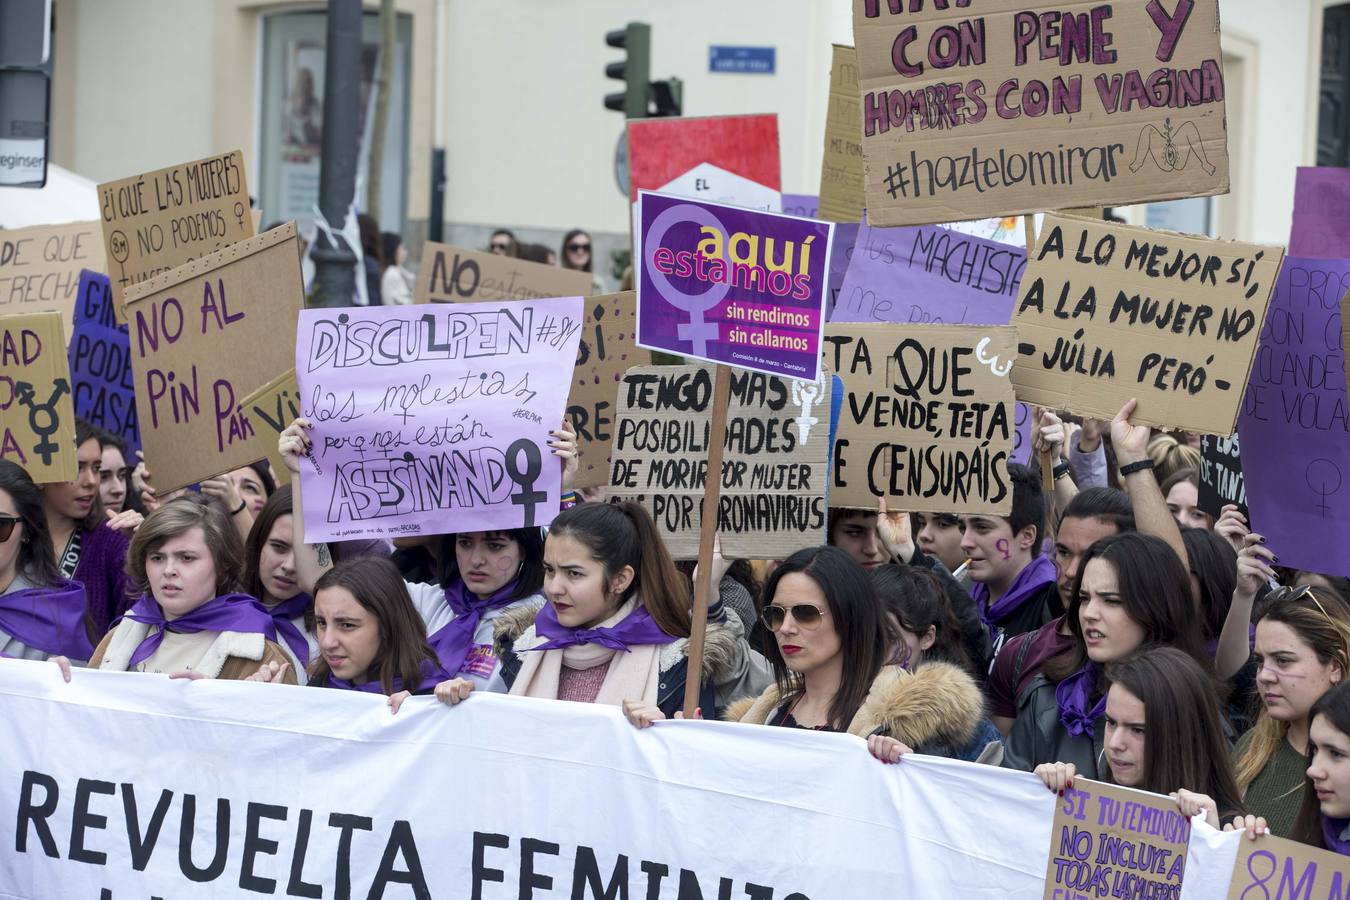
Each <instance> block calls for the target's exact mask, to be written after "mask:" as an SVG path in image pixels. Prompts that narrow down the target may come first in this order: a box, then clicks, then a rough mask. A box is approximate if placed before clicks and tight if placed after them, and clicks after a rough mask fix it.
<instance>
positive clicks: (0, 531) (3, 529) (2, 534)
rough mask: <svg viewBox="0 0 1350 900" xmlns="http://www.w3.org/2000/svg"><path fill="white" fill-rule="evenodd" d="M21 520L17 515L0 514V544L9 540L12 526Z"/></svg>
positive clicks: (12, 529)
mask: <svg viewBox="0 0 1350 900" xmlns="http://www.w3.org/2000/svg"><path fill="white" fill-rule="evenodd" d="M22 521H23V519H21V518H19V517H18V516H0V544H3V543H4V542H5V541H7V540H9V536H10V535H11V534H13V533H14V526H15V525H18V524H19V523H20V522H22Z"/></svg>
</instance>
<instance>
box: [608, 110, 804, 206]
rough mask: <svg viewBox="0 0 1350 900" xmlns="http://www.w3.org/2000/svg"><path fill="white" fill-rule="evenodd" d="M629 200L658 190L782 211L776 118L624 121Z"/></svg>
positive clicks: (725, 117) (718, 117) (707, 117)
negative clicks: (625, 124)
mask: <svg viewBox="0 0 1350 900" xmlns="http://www.w3.org/2000/svg"><path fill="white" fill-rule="evenodd" d="M627 133H628V167H629V191H630V193H629V199H630V200H632V201H636V200H637V198H638V193H639V192H640V191H661V192H663V193H668V194H672V195H676V196H681V197H697V198H698V199H700V200H703V201H707V202H711V203H730V204H732V205H734V206H745V207H750V208H753V209H773V210H778V209H781V208H782V198H781V196H780V195H779V191H781V190H782V181H781V166H780V164H779V159H778V116H777V115H773V114H769V115H748V116H679V117H670V118H655V119H633V120H632V121H630V122H629V123H628V132H627Z"/></svg>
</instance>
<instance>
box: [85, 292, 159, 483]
mask: <svg viewBox="0 0 1350 900" xmlns="http://www.w3.org/2000/svg"><path fill="white" fill-rule="evenodd" d="M69 357H70V379H71V390H72V391H73V392H74V397H75V415H77V416H79V417H80V418H81V419H85V420H87V421H89V422H92V423H93V424H95V425H97V426H99V427H100V428H104V429H107V430H108V431H111V432H112V433H113V434H115V435H117V436H118V437H119V438H121V439H122V440H123V441H125V442H126V445H127V460H128V462H130V463H132V464H134V463H135V460H136V457H135V456H134V454H135V452H136V451H137V450H139V449H141V432H140V427H139V426H138V424H137V421H136V376H135V375H134V374H133V373H132V371H131V341H130V339H129V338H128V337H127V326H125V325H119V324H118V323H117V317H116V315H115V313H114V311H113V300H112V285H111V284H110V283H109V280H108V276H107V275H102V274H100V273H98V272H91V271H89V270H88V269H85V270H84V271H83V272H81V273H80V294H79V300H78V301H77V303H76V305H75V331H74V333H73V334H72V335H71V338H70V348H69Z"/></svg>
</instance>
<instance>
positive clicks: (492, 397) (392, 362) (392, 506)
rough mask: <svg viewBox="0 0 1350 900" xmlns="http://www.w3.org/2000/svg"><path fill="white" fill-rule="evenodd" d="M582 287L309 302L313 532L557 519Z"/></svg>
mask: <svg viewBox="0 0 1350 900" xmlns="http://www.w3.org/2000/svg"><path fill="white" fill-rule="evenodd" d="M584 302H585V301H584V300H583V299H582V298H580V297H567V298H559V299H549V300H542V301H521V302H518V303H498V302H493V303H470V304H456V305H454V306H446V307H435V308H431V309H428V308H426V307H421V308H419V307H415V306H413V307H409V306H382V307H369V308H359V307H354V308H350V309H309V310H305V311H304V312H303V313H301V315H300V336H299V341H298V342H297V344H296V347H295V371H296V377H297V381H298V383H299V388H300V397H301V405H302V411H303V412H304V414H305V416H306V417H308V418H309V419H311V420H312V421H313V422H314V423H315V424H314V428H313V430H312V431H311V437H312V439H313V441H314V447H313V451H312V453H311V454H310V455H309V457H308V458H307V459H305V460H303V461H302V462H301V464H300V487H301V490H302V491H303V494H304V514H305V536H306V539H307V540H314V541H328V540H342V539H354V538H361V537H391V536H397V535H418V534H445V533H448V532H457V531H491V530H497V529H509V528H525V527H531V526H536V525H547V524H548V523H549V522H551V521H552V520H553V517H554V516H555V515H556V514H557V511H558V504H559V502H560V499H561V498H560V493H561V484H562V471H561V467H560V466H559V464H558V459H557V457H555V456H553V455H552V453H551V452H550V450H549V446H548V442H549V440H550V437H549V432H550V431H552V430H554V429H556V428H557V427H558V424H559V423H560V422H561V421H562V419H563V413H564V409H565V407H566V402H567V389H568V384H569V382H570V377H571V372H572V366H573V364H574V363H575V361H576V356H577V342H578V340H579V339H580V337H581V326H582V314H583V312H582V306H583V303H584Z"/></svg>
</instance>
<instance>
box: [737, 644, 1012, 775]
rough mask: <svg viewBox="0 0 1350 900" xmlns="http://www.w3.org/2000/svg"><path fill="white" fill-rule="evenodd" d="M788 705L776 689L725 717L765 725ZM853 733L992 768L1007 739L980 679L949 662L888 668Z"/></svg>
mask: <svg viewBox="0 0 1350 900" xmlns="http://www.w3.org/2000/svg"><path fill="white" fill-rule="evenodd" d="M782 704H783V698H782V695H781V694H780V693H779V691H778V686H777V685H774V686H771V687H770V688H769V689H768V690H766V691H765V692H764V693H762V694H760V695H759V697H758V698H757V699H754V700H745V701H742V702H740V703H736V704H733V705H732V706H731V707H730V708H729V709H728V710H727V713H726V716H725V718H726V720H727V721H729V722H744V723H747V724H751V725H764V724H766V723H767V722H769V721H770V720H771V719H774V718H776V716H775V713H777V712H778V710H779V708H780V707H781V706H782ZM847 731H848V733H849V734H852V735H856V736H857V737H860V738H866V737H868V736H869V735H872V734H884V735H887V736H888V737H893V738H895V739H896V740H898V741H900V742H902V743H904V744H907V745H909V746H910V747H912V748H913V749H914V750H915V751H916V752H918V753H925V754H928V755H929V756H948V757H952V758H954V759H964V760H967V761H970V762H980V763H988V764H989V765H998V764H999V763H1000V762H1001V761H1002V759H1003V742H1002V740H1001V735H1000V734H999V732H998V729H996V728H995V727H994V725H993V723H992V722H990V721H989V719H988V718H987V717H986V716H985V714H984V695H983V694H981V693H980V688H979V686H978V685H977V684H976V683H975V679H973V678H971V677H970V676H969V675H968V674H966V673H965V672H964V671H963V670H961V669H960V668H958V667H957V666H953V665H951V664H950V663H945V662H936V661H935V662H928V663H923V664H922V665H920V666H919V667H918V668H917V669H915V670H914V671H913V672H909V671H906V670H904V669H902V668H900V667H899V666H886V667H885V668H883V669H882V670H881V674H879V675H877V677H876V678H875V679H873V681H872V687H871V689H870V690H869V691H868V692H867V699H866V700H864V701H863V705H862V706H861V707H859V708H858V712H857V713H856V714H855V715H854V716H853V720H852V721H851V722H849V724H848V729H847Z"/></svg>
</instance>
